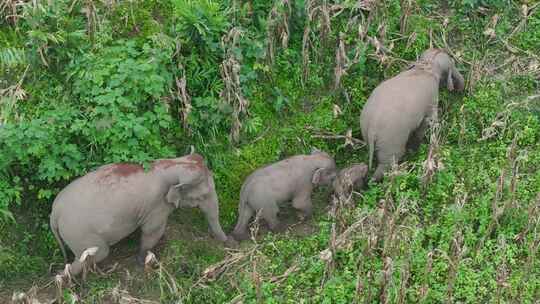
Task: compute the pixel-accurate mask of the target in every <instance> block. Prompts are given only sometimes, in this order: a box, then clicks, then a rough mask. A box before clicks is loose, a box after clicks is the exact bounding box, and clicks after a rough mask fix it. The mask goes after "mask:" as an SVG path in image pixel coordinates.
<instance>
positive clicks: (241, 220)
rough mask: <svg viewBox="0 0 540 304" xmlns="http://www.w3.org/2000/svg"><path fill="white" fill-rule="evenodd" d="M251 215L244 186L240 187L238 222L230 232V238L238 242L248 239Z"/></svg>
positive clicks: (251, 210) (251, 211)
mask: <svg viewBox="0 0 540 304" xmlns="http://www.w3.org/2000/svg"><path fill="white" fill-rule="evenodd" d="M253 213H254V211H253V209H252V208H251V206H249V204H248V200H247V195H246V193H245V191H244V186H242V190H241V191H240V202H239V204H238V221H237V223H236V226H235V227H234V230H233V232H232V236H233V237H234V238H235V239H236V240H238V241H240V240H245V239H248V238H249V233H248V232H247V229H248V224H249V220H250V219H251V217H252V216H253Z"/></svg>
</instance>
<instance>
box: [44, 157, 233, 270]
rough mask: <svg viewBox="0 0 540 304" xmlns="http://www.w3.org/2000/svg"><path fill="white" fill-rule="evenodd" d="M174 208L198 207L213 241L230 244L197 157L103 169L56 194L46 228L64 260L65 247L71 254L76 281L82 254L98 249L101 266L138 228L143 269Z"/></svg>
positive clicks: (209, 175) (207, 174)
mask: <svg viewBox="0 0 540 304" xmlns="http://www.w3.org/2000/svg"><path fill="white" fill-rule="evenodd" d="M178 207H199V208H200V209H201V210H202V211H203V213H204V214H205V215H206V217H207V219H208V222H209V224H210V229H211V230H212V232H213V233H214V235H215V236H216V238H217V239H218V240H220V241H223V242H226V241H227V240H228V238H227V236H226V235H225V233H223V230H222V229H221V226H220V224H219V210H218V199H217V195H216V191H215V187H214V180H213V177H212V172H211V171H209V170H208V168H207V167H206V166H205V165H204V159H203V157H202V156H200V155H198V154H191V155H188V156H184V157H180V158H174V159H162V160H156V161H155V162H154V163H153V164H152V168H151V169H150V170H149V171H146V172H145V171H144V170H143V168H142V167H141V166H140V165H136V164H127V163H118V164H110V165H105V166H102V167H100V168H98V169H97V170H96V171H93V172H90V173H88V174H86V175H85V176H83V177H80V178H78V179H76V180H75V181H73V182H71V183H70V184H69V185H68V186H66V187H65V188H64V189H63V190H62V191H61V192H60V193H59V194H58V196H57V197H56V199H55V200H54V203H53V207H52V213H51V216H50V225H51V229H52V231H53V233H54V235H55V237H56V239H57V241H58V242H59V244H60V247H61V249H62V254H63V255H64V260H65V261H66V262H67V258H66V252H65V248H64V244H63V242H64V243H65V244H66V245H67V246H68V247H69V248H70V249H71V251H73V253H74V254H75V261H74V262H73V263H72V265H71V266H72V268H71V273H72V274H73V275H77V274H78V273H79V272H80V271H81V269H82V264H81V263H80V262H79V261H78V259H79V257H80V256H81V253H82V252H83V251H84V250H85V249H87V248H90V247H98V248H99V250H98V252H97V254H96V256H95V257H94V261H95V262H100V261H101V260H103V259H104V258H105V257H107V255H108V254H109V246H111V245H113V244H115V243H117V242H118V241H120V240H121V239H123V238H124V237H126V236H128V235H129V234H131V233H132V232H133V231H135V230H136V229H137V228H139V227H140V228H141V232H142V235H141V243H140V249H139V254H138V256H137V261H138V262H139V263H141V264H142V263H144V258H145V257H146V254H147V252H148V250H150V249H151V248H153V247H154V246H155V245H156V243H157V242H158V241H159V239H160V238H161V237H162V235H163V233H164V231H165V227H166V224H167V218H168V216H169V214H171V212H172V211H173V210H174V209H175V208H178ZM62 241H63V242H62ZM233 242H234V241H233Z"/></svg>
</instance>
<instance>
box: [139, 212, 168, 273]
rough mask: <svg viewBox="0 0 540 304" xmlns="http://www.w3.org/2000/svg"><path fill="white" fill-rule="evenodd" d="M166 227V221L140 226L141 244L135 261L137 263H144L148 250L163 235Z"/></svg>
mask: <svg viewBox="0 0 540 304" xmlns="http://www.w3.org/2000/svg"><path fill="white" fill-rule="evenodd" d="M166 227H167V222H166V221H163V222H161V223H159V224H155V223H147V224H144V225H143V226H142V227H141V231H142V233H141V244H140V248H139V253H138V254H137V263H139V265H141V266H142V265H144V260H145V259H146V255H147V253H148V251H149V250H150V249H152V248H154V246H156V244H157V243H158V242H159V240H160V239H161V237H162V236H163V233H165V228H166Z"/></svg>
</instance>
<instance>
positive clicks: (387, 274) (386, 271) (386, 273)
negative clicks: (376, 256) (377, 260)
mask: <svg viewBox="0 0 540 304" xmlns="http://www.w3.org/2000/svg"><path fill="white" fill-rule="evenodd" d="M393 271H394V268H393V262H392V258H390V257H386V258H385V259H384V266H383V271H382V281H381V292H380V295H379V298H380V301H381V303H383V304H386V303H389V301H390V299H389V295H388V290H389V289H390V286H389V285H390V284H391V280H392V273H393Z"/></svg>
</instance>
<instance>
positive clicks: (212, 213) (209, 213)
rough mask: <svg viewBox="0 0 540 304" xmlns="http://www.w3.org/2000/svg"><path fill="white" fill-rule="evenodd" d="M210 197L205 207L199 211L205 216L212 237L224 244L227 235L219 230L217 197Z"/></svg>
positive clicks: (213, 195) (214, 195)
mask: <svg viewBox="0 0 540 304" xmlns="http://www.w3.org/2000/svg"><path fill="white" fill-rule="evenodd" d="M211 196H212V198H211V199H210V200H208V202H207V204H206V205H205V206H201V209H202V211H203V212H204V214H205V215H206V219H207V220H208V224H209V226H210V230H211V231H212V233H213V234H214V236H215V237H216V238H217V239H218V240H220V241H222V242H225V241H227V235H225V232H223V229H221V225H220V224H219V206H218V199H217V195H216V194H215V193H214V194H212V195H211Z"/></svg>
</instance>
